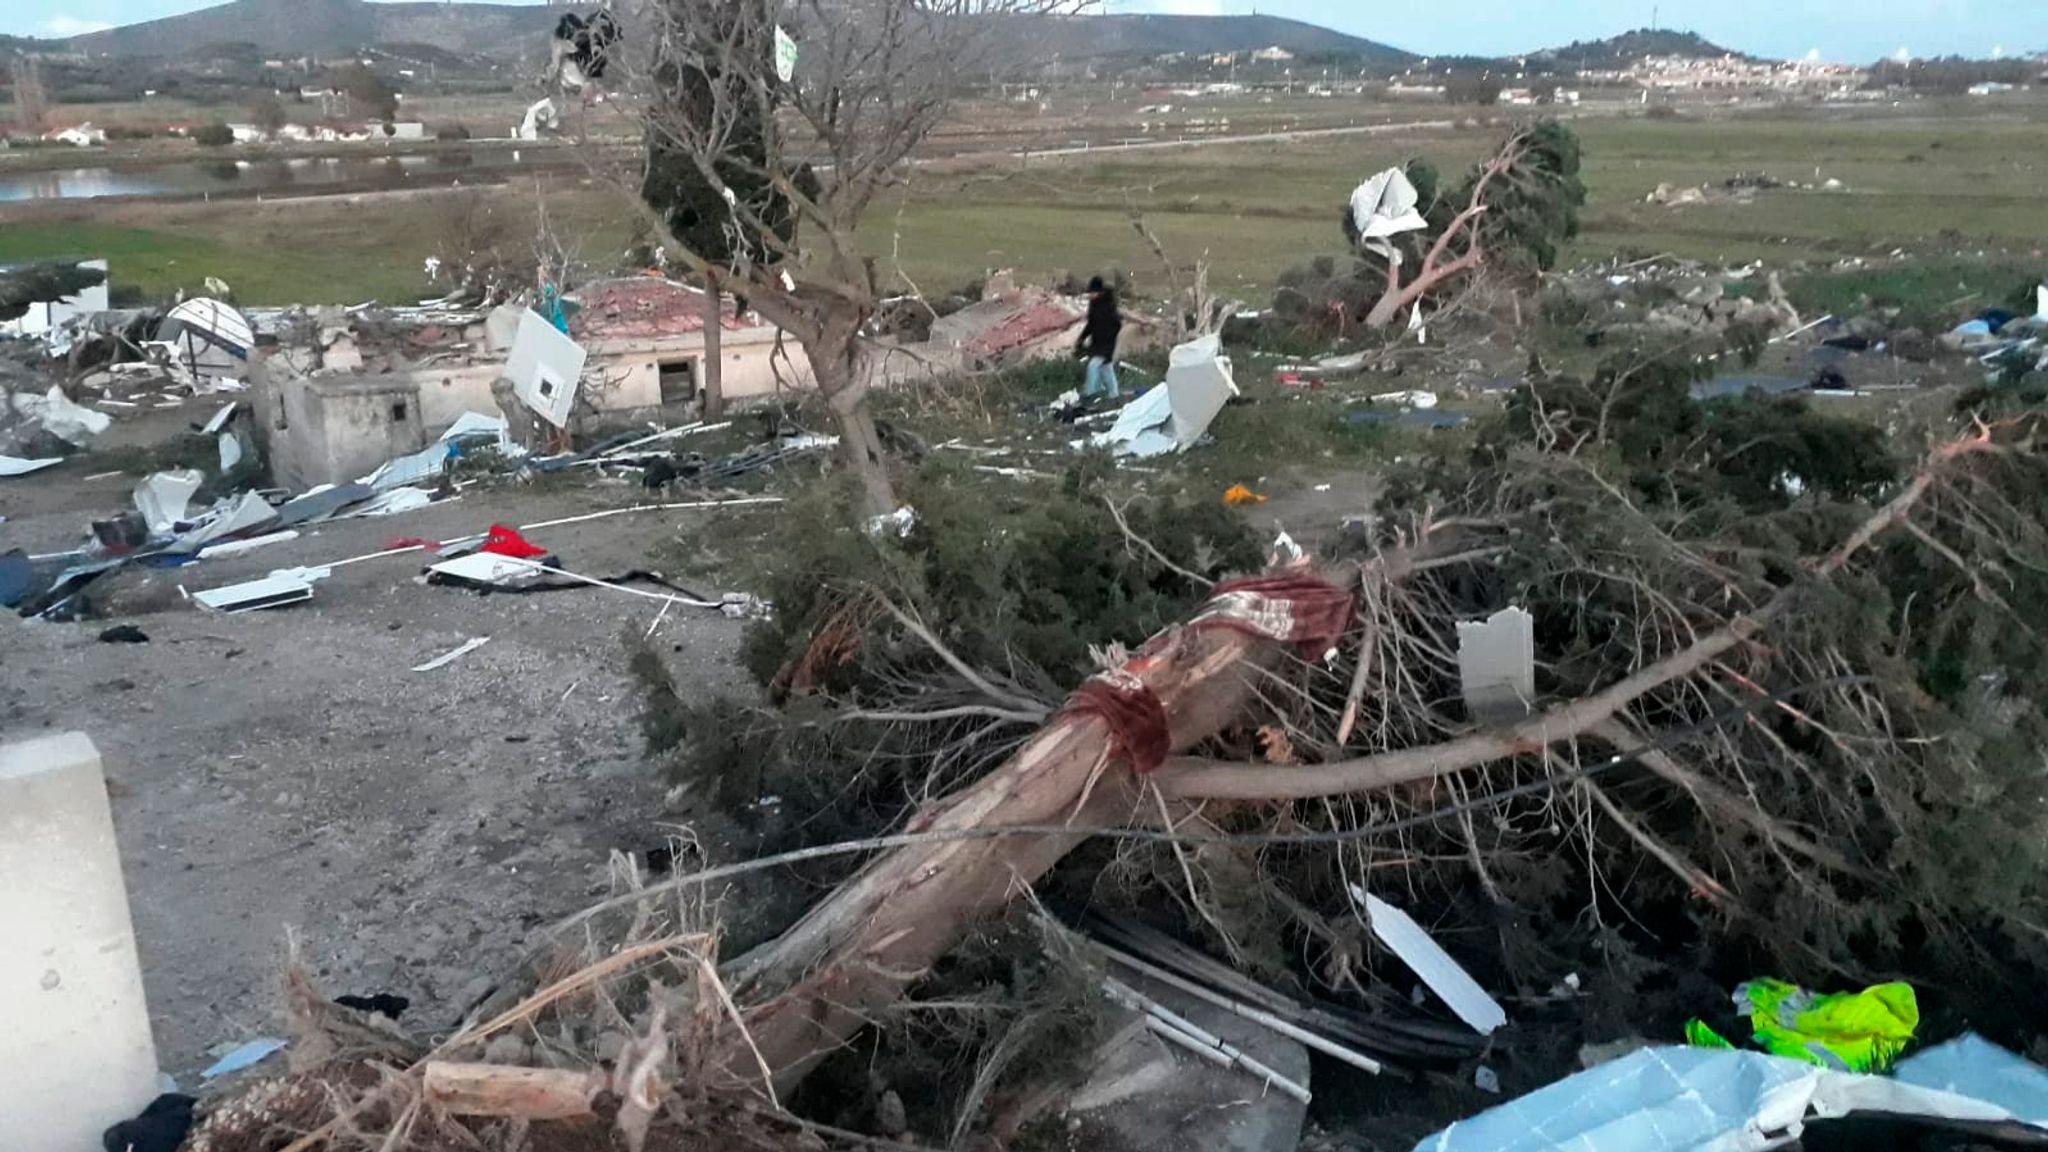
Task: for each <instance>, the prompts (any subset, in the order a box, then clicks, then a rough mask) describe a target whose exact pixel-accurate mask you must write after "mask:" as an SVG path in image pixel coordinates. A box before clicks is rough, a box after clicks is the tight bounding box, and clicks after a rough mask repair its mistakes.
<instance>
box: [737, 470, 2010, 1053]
mask: <svg viewBox="0 0 2048 1152" xmlns="http://www.w3.org/2000/svg"><path fill="white" fill-rule="evenodd" d="M2006 450H2008V449H2006V448H2004V447H2002V446H2001V445H2000V444H1999V443H1998V442H1997V441H1995V440H1994V438H1993V436H1992V435H1991V432H1990V430H1988V429H1982V430H1979V431H1978V432H1976V433H1973V434H1971V435H1969V436H1966V437H1964V438H1962V439H1958V440H1956V441H1953V442H1951V443H1949V444H1946V445H1944V446H1942V447H1941V448H1940V449H1938V450H1937V451H1936V452H1935V453H1934V454H1933V455H1932V456H1931V457H1930V459H1929V460H1928V462H1927V464H1926V466H1925V467H1924V468H1923V469H1922V470H1921V471H1920V472H1919V473H1918V474H1917V475H1916V476H1915V477H1914V478H1913V479H1912V481H1911V482H1910V483H1909V484H1907V485H1906V486H1905V488H1904V489H1903V490H1902V491H1901V492H1900V493H1899V494H1898V495H1897V496H1896V497H1894V498H1893V499H1892V500H1891V501H1890V502H1888V503H1887V504H1886V505H1884V506H1883V507H1882V508H1880V509H1878V510H1877V511H1876V512H1875V513H1874V514H1873V515H1871V516H1870V517H1868V518H1867V519H1866V520H1865V521H1864V522H1863V523H1862V524H1860V525H1858V526H1857V527H1856V528H1855V529H1854V530H1853V531H1852V532H1850V533H1849V534H1848V535H1847V536H1846V538H1845V539H1844V540H1843V541H1842V542H1841V543H1840V544H1839V545H1838V546H1837V547H1836V548H1835V549H1834V550H1833V551H1832V552H1831V553H1830V554H1829V555H1827V556H1826V557H1824V558H1823V559H1821V560H1820V561H1818V562H1817V563H1815V564H1814V565H1813V567H1812V569H1811V571H1810V573H1808V574H1807V576H1806V577H1805V578H1804V579H1801V580H1799V581H1797V582H1795V583H1793V584H1791V585H1789V586H1787V587H1786V588H1785V589H1784V590H1782V591H1781V592H1780V593H1779V594H1778V595H1777V596H1775V597H1773V598H1772V599H1771V600H1770V601H1769V602H1767V603H1766V604H1764V605H1763V606H1762V607H1760V608H1758V609H1757V610H1755V611H1753V612H1749V613H1745V614H1742V615H1739V616H1738V617H1737V618H1736V619H1734V620H1733V621H1731V622H1730V623H1729V624H1728V625H1727V626H1726V627H1724V628H1722V629H1720V630H1718V631H1715V632H1713V633H1711V634H1708V635H1705V636H1702V637H1699V638H1698V639H1697V640H1695V641H1694V642H1692V643H1691V644H1689V645H1687V646H1685V647H1684V648H1682V649H1680V650H1679V651H1676V652H1674V653H1672V654H1671V655H1669V656H1667V657H1665V658H1664V659H1662V660H1659V661H1656V662H1654V663H1651V664H1649V665H1647V666H1645V667H1644V668H1642V669H1640V670H1639V671H1637V672H1636V673H1634V674H1632V675H1630V676H1628V677H1626V678H1624V679H1622V680H1620V681H1618V682H1616V683H1614V684H1612V685H1609V686H1607V687H1605V688H1604V689H1602V690H1601V691H1599V692H1597V693H1595V694H1593V695H1591V696H1588V697H1586V698H1583V699H1580V700H1576V701H1573V702H1570V703H1568V704H1564V705H1561V706H1559V707H1557V708H1555V709H1552V710H1548V711H1545V712H1543V713H1541V714H1539V715H1537V716H1535V717H1533V718H1531V719H1530V720H1528V721H1526V722H1523V723H1521V724H1519V725H1516V726H1514V727H1512V728H1510V729H1508V730H1505V731H1500V732H1480V733H1475V734H1472V735H1469V736H1465V737H1462V738H1460V739H1456V740H1452V741H1449V742H1445V743H1440V744H1431V745H1426V746H1422V747H1416V748H1409V749H1403V750H1400V751H1395V752H1388V753H1383V754H1380V755H1377V756H1371V757H1366V758H1363V759H1358V760H1351V761H1340V762H1335V763H1330V764H1324V765H1317V766H1277V765H1259V766H1248V765H1245V764H1242V763H1224V762H1217V761H1213V760H1180V761H1169V762H1167V763H1166V764H1165V766H1164V767H1163V769H1161V770H1159V771H1158V772H1157V774H1156V775H1149V773H1150V772H1151V770H1152V768H1153V767H1154V765H1153V764H1150V763H1148V762H1147V760H1146V758H1145V757H1144V756H1143V755H1142V754H1140V755H1136V756H1134V755H1133V750H1132V749H1130V748H1129V747H1126V746H1125V745H1124V744H1123V743H1122V742H1120V741H1119V740H1118V738H1117V734H1116V732H1115V730H1114V729H1113V727H1112V726H1111V725H1110V724H1108V723H1106V722H1104V721H1103V720H1102V719H1101V718H1100V716H1098V715H1094V714H1091V713H1081V714H1078V715H1077V714H1076V713H1074V712H1073V711H1071V710H1070V711H1069V712H1068V713H1067V714H1066V715H1065V716H1063V717H1062V718H1061V719H1059V720H1056V721H1055V722H1054V723H1053V724H1052V725H1051V726H1050V727H1049V728H1048V729H1047V730H1046V731H1045V732H1044V733H1043V734H1042V735H1041V736H1040V737H1039V738H1038V739H1036V740H1034V741H1033V742H1032V743H1031V744H1029V745H1027V746H1026V748H1025V750H1024V751H1023V752H1021V753H1020V754H1019V755H1018V756H1016V757H1014V758H1013V759H1012V760H1011V761H1009V762H1008V763H1006V764H1005V765H1003V766H1002V767H1001V768H999V769H997V770H996V771H995V772H993V773H991V774H990V775H989V776H988V777H987V778H986V779H985V780H983V781H981V782H979V783H977V784H975V785H974V786H972V787H971V788H969V789H968V790H966V791H965V792H964V793H962V794H960V795H958V796H956V797H953V798H950V799H949V800H946V801H942V802H940V803H939V804H938V805H936V806H935V807H934V809H933V810H932V811H931V812H930V813H928V814H926V815H925V816H923V817H921V818H919V819H918V820H917V821H915V822H914V823H913V825H912V827H911V830H912V831H913V832H928V833H933V834H944V833H948V832H970V831H988V830H995V829H1001V828H1003V827H1006V826H1025V827H1040V828H1042V827H1044V826H1046V825H1058V824H1068V825H1071V826H1073V827H1075V828H1077V829H1090V830H1104V829H1107V828H1111V827H1115V826H1117V825H1118V824H1120V823H1123V822H1125V821H1127V820H1130V819H1133V818H1137V819H1144V818H1146V817H1148V816H1150V815H1151V812H1150V811H1149V804H1150V800H1149V799H1148V796H1147V794H1146V793H1147V788H1148V785H1149V786H1153V787H1156V788H1157V790H1158V795H1159V796H1160V797H1163V798H1164V799H1165V800H1171V801H1175V802H1178V803H1177V804H1176V806H1175V807H1176V808H1177V809H1179V810H1180V811H1182V812H1185V808H1183V807H1181V805H1183V804H1185V803H1186V802H1190V801H1202V800H1237V801H1259V802H1273V801H1282V800H1306V799H1317V798H1330V797H1339V796H1348V795H1355V794H1360V793H1370V792H1375V791H1382V790H1387V789H1393V788H1397V787H1400V786H1403V785H1409V784H1414V783H1417V782H1419V781H1425V780H1429V779H1432V778H1438V777H1444V776H1449V775H1452V774H1455V773H1460V772H1465V771H1468V770H1471V769H1475V768H1479V767H1482V766H1485V765H1488V764H1494V763H1500V762H1503V761H1509V760H1513V759H1516V758H1522V757H1530V756H1539V757H1540V756H1541V754H1542V753H1544V751H1545V750H1546V749H1548V748H1550V747H1551V746H1553V745H1557V744H1560V743H1565V742H1569V741H1573V740H1576V739H1579V738H1582V737H1586V736H1589V735H1592V734H1595V733H1597V732H1600V731H1602V730H1607V731H1612V730H1613V727H1614V726H1615V725H1616V724H1618V723H1621V722H1622V720H1623V718H1624V717H1625V716H1626V715H1627V713H1628V711H1629V710H1630V709H1631V708H1632V707H1634V706H1636V705H1638V704H1640V703H1641V702H1642V701H1644V699H1645V698H1646V697H1649V696H1650V695H1651V694H1652V693H1654V692H1656V691H1658V690H1659V689H1662V688H1665V687H1667V686H1669V685H1671V684H1673V683H1674V682H1677V681H1679V680H1681V679H1684V678H1687V677H1691V676H1696V675H1699V674H1701V673H1703V672H1706V671H1708V670H1710V669H1712V668H1713V667H1714V665H1715V662H1716V661H1718V660H1720V659H1721V658H1722V657H1724V656H1727V655H1728V654H1730V653H1732V652H1734V651H1735V650H1737V649H1738V648H1742V647H1744V646H1746V645H1752V644H1755V643H1758V642H1759V640H1760V638H1761V637H1763V636H1764V635H1765V633H1766V632H1767V630H1768V629H1769V627H1770V626H1771V625H1772V624H1773V623H1774V622H1776V621H1778V620H1780V619H1781V618H1783V617H1784V616H1785V615H1786V614H1787V613H1788V612H1791V611H1792V610H1794V608H1795V607H1796V606H1797V605H1799V604H1800V603H1801V601H1802V598H1803V597H1805V596H1806V595H1807V594H1808V593H1809V592H1810V590H1811V587H1812V584H1813V583H1814V582H1824V581H1828V580H1830V579H1833V578H1835V577H1836V576H1838V575H1840V574H1841V573H1842V572H1843V571H1844V569H1845V568H1846V567H1847V566H1848V565H1849V564H1850V563H1851V562H1852V561H1854V560H1856V559H1857V558H1858V557H1859V556H1861V555H1862V554H1863V553H1864V552H1865V551H1866V550H1867V549H1869V548H1870V547H1872V546H1873V544H1875V543H1877V542H1878V541H1880V540H1881V539H1882V538H1883V537H1884V536H1885V535H1886V534H1887V533H1890V532H1894V531H1897V532H1905V533H1912V532H1914V531H1915V530H1916V529H1915V527H1914V523H1913V520H1912V516H1913V513H1914V511H1915V509H1916V508H1917V507H1918V506H1919V505H1920V504H1921V503H1922V501H1923V500H1925V499H1926V497H1927V496H1928V495H1929V493H1930V492H1932V491H1933V490H1934V489H1935V488H1936V487H1937V486H1938V485H1940V484H1941V483H1943V482H1944V481H1945V479H1947V478H1948V477H1949V476H1950V475H1951V474H1952V473H1953V471H1954V470H1955V469H1957V468H1959V467H1963V466H1966V464H1967V462H1968V461H1970V460H1971V459H1973V458H1975V457H1979V456H1984V455H1993V454H1997V453H2000V452H2003V451H2006ZM1433 535H1435V534H1433ZM1413 566H1414V561H1413V560H1412V559H1407V558H1404V559H1403V560H1401V561H1398V562H1395V563H1392V564H1385V565H1381V566H1379V567H1378V568H1376V569H1374V570H1373V571H1371V572H1370V573H1369V574H1368V579H1371V580H1376V581H1379V582H1382V584H1383V585H1384V584H1388V583H1392V582H1396V581H1398V580H1400V579H1401V578H1403V577H1404V576H1405V575H1406V574H1407V573H1408V572H1409V571H1411V570H1412V568H1413ZM1325 587H1326V588H1327V587H1329V586H1328V585H1325ZM1333 590H1334V589H1333ZM1224 595H1226V596H1227V595H1228V593H1227V591H1226V592H1225V593H1224ZM1277 639H1284V638H1274V637H1265V638H1256V637H1253V636H1249V635H1246V634H1243V633H1239V632H1234V631H1229V632H1222V633H1220V634H1219V633H1216V632H1203V631H1200V630H1199V625H1197V628H1196V629H1195V630H1189V629H1176V630H1174V631H1171V632H1169V633H1167V634H1165V635H1164V636H1162V637H1160V638H1157V639H1155V640H1154V641H1153V642H1152V643H1151V644H1149V645H1147V647H1146V648H1145V650H1144V651H1143V652H1142V653H1141V654H1140V655H1139V656H1138V657H1137V658H1136V659H1135V660H1134V661H1133V662H1132V663H1131V664H1130V665H1128V666H1126V667H1125V669H1123V670H1122V675H1121V676H1120V679H1122V678H1123V677H1128V680H1127V681H1126V683H1127V684H1128V689H1127V690H1128V691H1129V692H1131V693H1133V694H1136V695H1140V696H1149V697H1150V698H1151V699H1153V700H1154V701H1156V704H1157V706H1158V707H1159V708H1161V709H1162V710H1163V711H1164V713H1165V715H1166V716H1167V718H1168V727H1167V731H1168V732H1169V733H1170V737H1169V740H1168V743H1170V744H1171V746H1172V747H1173V748H1175V749H1185V748H1188V747H1190V746H1192V745H1194V744H1196V743H1199V742H1201V741H1202V740H1205V739H1207V738H1209V737H1211V736H1213V735H1215V734H1216V733H1218V732H1219V731H1221V730H1223V729H1224V728H1226V727H1228V726H1230V725H1231V724H1232V723H1233V722H1234V721H1236V720H1238V719H1239V715H1240V713H1241V710H1242V709H1243V707H1244V705H1245V704H1246V702H1247V699H1248V696H1249V691H1250V690H1249V687H1248V685H1249V683H1250V680H1251V678H1252V677H1253V676H1254V675H1255V673H1256V672H1257V671H1258V670H1260V669H1261V668H1263V667H1265V666H1267V664H1268V662H1270V661H1272V660H1274V659H1276V658H1277V657H1278V656H1279V655H1280V652H1279V650H1278V644H1277V643H1276V640H1277ZM1133 769H1136V770H1137V771H1138V772H1139V773H1144V774H1146V775H1137V776H1134V775H1133V774H1132V770H1133ZM1160 813H1161V814H1162V815H1167V816H1168V818H1169V819H1170V818H1171V816H1170V814H1169V813H1168V812H1167V810H1166V809H1164V808H1163V807H1162V808H1161V809H1160ZM1082 839H1083V836H1082V835H1081V834H1077V835H1075V836H1073V837H1071V838H1068V837H1052V836H1037V837H1033V838H1028V839H1027V838H1015V839H1010V838H987V839H961V840H943V839H941V840H938V841H937V842H931V843H920V844H915V845H911V846H908V847H903V848H898V849H896V850H894V851H891V852H889V853H888V854H886V855H884V856H882V857H881V858H879V859H878V860H877V861H876V862H874V863H873V864H871V865H869V866H868V867H867V868H865V869H864V870H863V871H862V872H861V873H860V874H859V875H858V876H856V877H855V878H854V879H853V880H852V881H850V882H848V883H847V884H845V885H843V886H842V887H841V888H840V889H839V890H837V891H836V892H835V893H833V894H832V895H831V896H830V897H829V898H827V899H826V900H825V901H824V902H822V903H821V904H820V905H819V906H818V907H817V908H815V909H813V910H812V911H811V912H810V913H809V914H807V915H806V916H805V917H804V918H803V919H802V920H801V921H800V922H799V923H798V924H797V925H795V926H794V927H793V928H791V929H790V931H789V932H787V933H785V934H784V935H783V936H782V937H781V938H780V939H778V940H777V941H775V942H774V943H773V944H771V945H769V946H768V947H766V948H765V949H763V950H761V951H759V952H758V953H756V954H754V955H751V956H748V957H746V958H744V959H743V960H742V961H740V963H739V965H738V968H737V971H738V974H739V979H738V987H739V988H740V990H741V992H742V995H743V998H745V999H747V1000H749V1001H750V1002H751V1003H753V1005H754V1006H753V1007H752V1008H750V1009H749V1011H748V1028H749V1031H750V1033H751V1036H752V1041H753V1044H754V1045H756V1046H758V1048H759V1050H760V1053H761V1055H762V1057H763V1058H765V1059H766V1060H767V1062H768V1064H769V1065H770V1067H772V1068H773V1069H775V1077H776V1080H777V1082H778V1083H779V1084H781V1085H783V1086H785V1087H786V1086H787V1085H788V1084H789V1083H791V1082H793V1081H794V1080H795V1079H797V1078H800V1077H801V1076H802V1075H803V1073H804V1072H805V1071H807V1070H808V1069H809V1068H810V1067H812V1066H813V1065H814V1064H815V1063H816V1061H818V1060H819V1059H822V1058H823V1057H824V1056H826V1055H827V1054H829V1053H830V1052H832V1051H834V1050H835V1049H836V1048H838V1047H839V1046H840V1045H841V1044H843V1043H844V1041H845V1040H846V1039H847V1038H848V1037H849V1036H851V1035H852V1034H853V1033H854V1032H855V1031H857V1030H858V1029H860V1028H861V1027H863V1026H864V1024H865V1023H866V1022H867V1021H868V1020H869V1019H870V1018H871V1016H872V1014H873V1013H874V1012H875V1011H877V1010H878V1009H880V1008H882V1007H884V1006H885V1005H887V1004H888V1003H889V1002H891V1001H893V1000H894V999H895V998H896V997H897V996H899V995H900V994H901V993H902V992H903V990H904V989H905V988H907V987H908V986H910V985H911V984H913V983H915V982H916V981H917V980H918V979H919V978H920V976H921V974H922V973H923V972H924V971H925V970H926V969H927V968H928V967H929V965H930V964H931V963H932V962H933V961H935V960H936V959H937V958H938V957H939V956H941V955H942V954H943V953H944V952H945V951H946V950H947V948H949V947H950V946H951V944H952V942H953V941H954V940H955V939H956V938H957V936H958V935H959V933H960V932H961V931H963V930H964V929H965V928H966V927H967V926H968V925H969V924H970V923H972V922H973V921H974V920H975V919H977V918H979V917H984V916H987V915H989V914H991V913H993V912H994V911H996V910H997V909H999V908H1000V907H1002V906H1003V905H1004V904H1005V903H1006V902H1007V901H1009V900H1010V899H1012V898H1014V897H1015V896H1016V895H1017V893H1018V892H1019V891H1020V890H1021V889H1022V888H1023V887H1024V886H1027V885H1029V884H1031V883H1033V882H1034V881H1035V880H1036V879H1037V878H1038V877H1039V876H1041V875H1042V874H1043V873H1044V872H1046V871H1047V870H1048V869H1049V868H1051V867H1052V866H1053V864H1054V863H1056V862H1057V861H1058V860H1059V859H1060V858H1061V857H1062V856H1064V855H1065V854H1066V853H1067V852H1069V851H1071V850H1072V849H1073V847H1074V846H1075V845H1076V844H1078V843H1079V842H1080V841H1081V840H1082ZM743 1052H744V1054H745V1056H746V1058H748V1059H750V1058H751V1052H750V1051H745V1050H742V1049H738V1048H737V1042H734V1043H733V1044H732V1045H729V1049H728V1051H727V1053H726V1060H727V1062H728V1065H729V1066H733V1067H737V1066H739V1065H740V1063H741V1061H742V1056H743Z"/></svg>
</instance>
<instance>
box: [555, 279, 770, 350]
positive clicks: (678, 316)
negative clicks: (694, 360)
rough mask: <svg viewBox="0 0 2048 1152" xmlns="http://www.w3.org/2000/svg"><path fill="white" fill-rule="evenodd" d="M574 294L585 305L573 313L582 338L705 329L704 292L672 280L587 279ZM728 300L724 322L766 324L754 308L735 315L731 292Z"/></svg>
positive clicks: (740, 326) (733, 327) (575, 331)
mask: <svg viewBox="0 0 2048 1152" xmlns="http://www.w3.org/2000/svg"><path fill="white" fill-rule="evenodd" d="M569 298H570V299H571V300H574V301H575V302H576V303H578V304H580V305H582V310H581V311H579V312H577V313H576V314H575V315H574V316H572V317H570V319H569V333H570V335H572V336H574V337H576V338H577V339H578V340H645V339H659V338H661V337H663V336H686V335H689V334H691V333H693V332H702V331H703V330H704V293H703V292H701V291H699V290H697V289H695V288H692V287H690V286H689V285H687V284H678V283H676V282H675V281H673V280H663V279H659V278H656V277H652V276H647V277H638V278H633V279H623V280H601V281H597V282H595V283H591V284H585V285H584V286H583V287H582V288H580V289H578V290H577V291H576V292H575V293H573V294H572V295H571V296H570V297H569ZM723 303H724V305H725V306H724V308H723V309H722V310H721V311H720V314H719V327H720V328H723V329H724V330H726V331H727V332H741V331H745V330H746V329H749V328H758V327H760V326H761V320H760V318H759V317H757V316H755V315H753V314H752V313H749V314H747V316H746V317H745V318H744V319H741V318H736V317H734V316H733V302H732V298H731V297H726V298H725V300H724V301H723Z"/></svg>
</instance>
